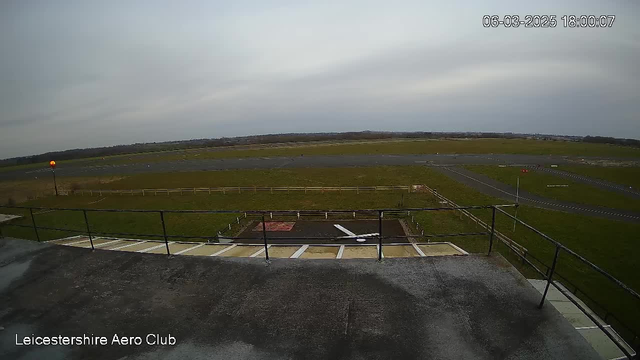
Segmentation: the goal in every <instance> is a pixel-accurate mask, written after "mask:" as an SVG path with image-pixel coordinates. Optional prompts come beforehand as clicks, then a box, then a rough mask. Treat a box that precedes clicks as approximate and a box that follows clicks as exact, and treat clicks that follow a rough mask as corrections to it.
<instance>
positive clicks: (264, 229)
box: [262, 213, 269, 261]
mask: <svg viewBox="0 0 640 360" xmlns="http://www.w3.org/2000/svg"><path fill="white" fill-rule="evenodd" d="M262 238H263V239H264V257H265V259H266V260H267V261H269V246H268V245H267V224H266V223H265V222H264V213H263V214H262Z"/></svg>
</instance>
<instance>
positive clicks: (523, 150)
mask: <svg viewBox="0 0 640 360" xmlns="http://www.w3.org/2000/svg"><path fill="white" fill-rule="evenodd" d="M435 153H440V154H528V155H549V154H554V155H574V156H615V157H629V158H640V149H639V148H632V147H625V146H617V145H608V144H591V143H581V142H567V141H544V140H525V139H468V140H467V139H438V140H433V139H429V140H427V139H421V140H413V139H393V140H371V141H361V140H360V141H353V142H349V141H337V142H335V143H334V144H327V143H326V142H319V143H314V142H309V143H299V144H273V145H265V144H262V145H256V146H255V148H248V149H247V148H245V147H243V148H242V149H237V148H235V149H234V148H231V149H228V148H203V149H186V150H178V151H161V152H151V153H138V154H128V155H114V156H107V157H104V160H103V158H90V159H75V160H65V161H58V164H59V165H62V166H64V165H65V164H72V163H78V164H82V165H86V166H91V165H114V164H129V163H146V162H163V161H180V160H197V159H224V158H242V157H264V156H300V155H371V154H396V155H400V154H435ZM46 166H47V164H28V165H19V166H8V167H2V168H0V171H12V170H19V169H31V168H45V167H46Z"/></svg>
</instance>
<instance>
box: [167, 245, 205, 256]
mask: <svg viewBox="0 0 640 360" xmlns="http://www.w3.org/2000/svg"><path fill="white" fill-rule="evenodd" d="M204 245H205V244H200V245H196V246H192V247H190V248H187V249H184V250H180V251H178V252H177V253H175V254H173V255H180V254H182V253H186V252H187V251H191V250H194V249H197V248H199V247H202V246H204Z"/></svg>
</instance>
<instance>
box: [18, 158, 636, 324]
mask: <svg viewBox="0 0 640 360" xmlns="http://www.w3.org/2000/svg"><path fill="white" fill-rule="evenodd" d="M420 183H422V184H427V185H429V186H431V187H434V188H437V189H438V191H439V192H440V193H441V194H443V195H444V196H446V197H448V198H450V199H451V200H454V201H456V202H457V203H458V204H460V205H478V204H498V203H503V201H502V200H499V199H495V198H491V197H488V196H485V195H483V194H481V193H478V192H476V191H474V190H472V189H470V188H468V187H466V186H465V185H462V184H459V183H457V182H455V181H452V180H451V179H449V178H448V177H446V176H445V175H442V174H440V173H438V172H436V171H434V170H432V169H429V168H427V167H421V166H404V167H375V168H344V169H335V168H333V169H293V170H291V169H287V170H243V171H220V172H197V173H177V174H162V175H151V174H143V175H135V176H131V177H128V178H126V179H123V180H121V181H116V182H112V183H109V184H103V185H102V186H103V187H104V188H131V187H135V188H140V187H157V188H163V187H165V188H166V187H177V186H180V187H194V186H203V187H207V186H220V185H249V186H250V185H257V186H268V185H273V186H276V185H282V186H286V185H292V186H293V185H305V184H309V185H313V186H318V185H327V186H331V185H336V186H337V185H356V184H361V185H389V184H407V185H409V184H420ZM402 198H404V206H405V207H412V206H419V207H427V206H439V205H440V204H438V203H437V201H436V200H435V199H434V198H433V197H432V196H430V195H428V194H407V193H399V192H398V193H395V192H394V193H388V192H378V193H361V194H354V193H342V194H339V193H324V194H322V193H320V194H318V193H315V194H311V193H309V194H304V193H294V192H292V193H290V194H286V193H278V194H269V193H257V194H253V193H243V194H226V195H223V194H212V195H204V194H203V195H196V196H193V195H184V196H166V195H165V196H160V195H158V196H145V197H142V196H126V195H125V196H110V197H107V198H106V199H104V200H102V201H100V202H98V203H93V204H89V203H90V202H95V201H97V200H100V198H98V197H81V196H71V197H61V198H57V199H56V198H47V199H40V200H37V201H33V202H30V203H28V204H31V205H44V206H54V207H96V208H97V207H100V208H137V209H144V208H147V209H159V208H171V209H230V210H240V209H247V210H248V209H327V208H333V209H349V208H380V207H397V206H399V205H400V202H401V199H402ZM474 213H476V214H477V215H478V216H480V217H481V218H483V219H485V220H487V221H488V220H490V213H489V211H474ZM518 217H519V218H521V219H522V220H524V221H526V222H528V223H529V224H531V225H533V226H535V227H536V228H538V229H539V230H541V231H543V232H544V233H546V234H548V235H549V236H551V237H553V238H555V239H556V240H558V241H560V242H561V243H563V244H565V245H566V246H568V247H569V248H571V249H573V250H575V251H576V252H578V253H579V254H581V255H583V256H584V257H586V258H587V259H589V260H590V261H592V262H594V263H595V264H597V265H598V266H600V267H601V268H603V269H604V270H606V271H608V272H609V273H611V274H612V275H613V276H615V277H617V278H618V279H620V280H621V281H623V282H625V283H626V284H628V285H629V286H631V287H632V288H634V289H640V278H638V277H637V276H636V275H635V274H636V272H637V259H636V258H635V257H633V256H632V255H631V254H634V253H636V252H638V250H639V248H640V242H639V241H638V240H639V239H638V234H640V224H634V223H624V222H617V221H612V220H607V219H600V218H596V217H588V216H582V215H573V214H567V213H562V212H556V211H550V210H542V209H537V208H531V207H526V206H523V207H521V208H520V210H519V213H518ZM416 218H417V219H418V220H419V221H420V223H421V224H422V226H423V228H424V229H425V231H426V232H427V233H454V232H472V231H478V227H476V226H475V225H474V224H472V223H470V222H468V221H467V220H466V218H464V219H462V220H460V218H459V216H457V215H456V214H453V213H450V212H447V213H444V212H429V213H424V214H420V215H416ZM36 219H37V221H38V224H39V225H41V226H47V224H56V226H60V227H66V226H73V228H75V229H78V230H83V229H84V222H83V219H82V218H81V214H77V213H76V214H75V215H71V214H66V213H65V212H52V213H45V214H39V215H36ZM234 219H235V216H234V215H231V216H228V217H226V218H223V217H221V216H214V215H173V214H169V215H168V216H167V231H168V232H169V234H181V235H193V234H198V235H199V234H207V235H206V236H210V234H212V233H214V232H215V231H217V230H218V229H219V228H220V227H222V226H225V225H226V224H227V223H228V222H229V221H233V220H234ZM22 221H23V222H25V223H26V224H30V221H29V219H28V218H27V219H23V220H22ZM90 221H91V224H92V227H93V228H95V229H96V230H98V229H104V230H108V231H116V230H118V231H122V232H149V233H154V234H160V233H161V228H160V220H159V215H158V214H145V215H142V214H138V215H135V216H134V215H130V214H104V213H97V214H93V213H92V214H90ZM496 227H497V229H498V230H499V231H501V232H503V233H505V234H506V235H508V236H510V237H512V238H513V239H514V240H516V241H517V242H519V243H520V244H522V245H523V246H525V247H526V248H527V249H528V251H529V254H531V255H533V256H535V257H537V258H539V259H541V260H542V261H543V262H545V263H546V265H550V263H551V259H552V258H553V252H554V248H553V246H551V245H550V243H549V242H547V241H545V240H544V239H543V238H541V237H540V236H538V235H536V234H534V233H533V232H531V231H529V230H527V229H525V228H524V227H522V226H518V227H517V229H516V232H515V233H514V232H513V231H512V227H513V222H512V221H511V220H509V219H508V218H506V217H505V216H503V215H502V216H498V217H497V221H496ZM104 230H103V231H104ZM9 231H10V232H9ZM6 232H9V234H11V235H14V236H21V237H27V238H33V231H32V230H29V229H19V230H16V229H15V228H14V229H11V230H9V228H7V229H6V230H5V233H6ZM18 232H19V233H18ZM53 235H54V234H52V235H51V236H52V237H53ZM60 236H62V234H60V235H58V236H55V237H60ZM67 236H68V235H67ZM434 240H437V239H434ZM446 240H451V241H452V242H454V243H455V244H457V245H460V246H462V247H463V248H465V249H467V250H468V251H472V252H481V251H486V249H487V237H485V236H482V237H475V238H474V239H459V238H447V239H446ZM496 247H497V249H498V250H500V251H501V252H502V253H503V254H506V256H507V257H508V258H509V259H510V260H512V262H513V263H514V264H515V265H517V264H518V262H517V261H516V259H515V258H514V257H513V256H510V255H509V254H508V253H507V252H506V251H504V250H505V249H504V247H503V246H501V245H500V243H499V242H496ZM522 271H523V272H525V274H528V275H529V274H532V273H531V271H530V270H526V269H523V270H522ZM558 272H559V273H560V274H561V275H562V276H564V277H566V278H568V279H569V280H570V281H571V282H572V283H574V284H576V285H578V287H579V288H581V289H582V290H584V291H585V292H586V293H587V294H588V295H589V296H590V297H591V298H593V299H595V300H596V301H597V302H598V303H601V304H603V305H604V306H605V307H606V308H607V309H609V310H610V311H612V312H613V313H614V314H615V316H616V317H617V318H621V319H626V320H628V322H627V323H629V324H632V325H633V326H634V328H635V329H636V330H640V314H639V311H638V309H639V308H640V306H638V305H639V304H637V303H636V302H634V301H633V300H631V298H630V297H629V296H627V295H625V294H623V293H622V292H621V291H619V290H618V289H617V288H615V287H614V286H612V285H611V283H610V282H609V281H607V280H605V279H604V278H603V277H602V276H601V275H598V274H597V273H596V272H595V271H593V270H590V269H588V268H586V267H585V266H583V265H581V264H580V263H579V262H577V261H575V260H574V259H572V258H570V257H568V256H567V255H566V254H565V255H562V256H561V259H560V262H559V264H558ZM592 306H593V305H592ZM610 321H611V320H610Z"/></svg>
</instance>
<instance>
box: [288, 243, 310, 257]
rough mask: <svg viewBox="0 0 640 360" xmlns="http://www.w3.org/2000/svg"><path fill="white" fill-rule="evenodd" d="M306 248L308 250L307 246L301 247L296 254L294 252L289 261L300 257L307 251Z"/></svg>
mask: <svg viewBox="0 0 640 360" xmlns="http://www.w3.org/2000/svg"><path fill="white" fill-rule="evenodd" d="M308 248H309V245H303V246H301V247H300V249H298V250H296V252H294V253H293V255H291V257H290V259H297V258H299V257H300V255H302V254H303V253H304V252H305V251H307V249H308Z"/></svg>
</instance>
